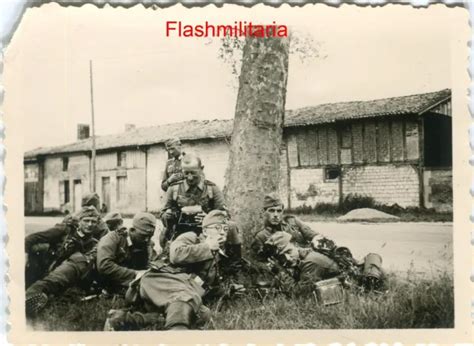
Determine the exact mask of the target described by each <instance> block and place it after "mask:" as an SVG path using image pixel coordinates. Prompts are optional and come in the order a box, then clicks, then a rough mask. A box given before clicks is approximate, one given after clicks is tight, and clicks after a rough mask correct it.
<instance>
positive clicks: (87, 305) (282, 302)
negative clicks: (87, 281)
mask: <svg viewBox="0 0 474 346" xmlns="http://www.w3.org/2000/svg"><path fill="white" fill-rule="evenodd" d="M388 280H389V291H388V292H387V293H385V294H383V295H375V294H369V295H360V294H356V293H351V292H348V291H346V297H345V301H344V302H343V303H341V304H338V305H333V306H321V305H318V303H317V302H316V300H315V297H314V296H313V295H311V294H309V295H307V296H300V297H293V298H289V297H286V296H283V295H273V296H267V297H265V298H264V299H263V301H262V299H260V298H257V297H256V296H251V295H248V296H243V297H239V298H237V299H234V300H227V301H226V302H225V303H224V304H223V305H222V308H221V309H220V311H219V312H216V311H214V310H215V307H216V303H212V304H210V308H211V309H212V310H213V311H214V314H213V318H212V320H211V322H209V324H208V326H207V329H220V330H237V329H240V330H245V329H362V328H363V329H371V328H374V329H378V328H396V329H401V328H404V329H405V328H453V327H454V289H453V279H452V276H451V275H449V274H447V273H443V274H442V275H440V276H439V277H437V278H435V279H433V278H432V279H428V278H422V277H419V276H415V275H413V274H411V273H410V272H408V273H407V275H406V277H404V278H401V277H400V276H398V277H395V276H394V275H389V279H388ZM77 293H78V292H77V291H74V290H69V291H68V292H66V294H65V295H64V296H62V297H59V298H57V299H56V300H55V301H52V302H51V303H50V304H49V305H48V306H47V307H46V309H45V310H43V311H42V313H41V314H40V315H39V316H37V318H36V319H34V320H33V321H32V327H33V328H34V329H40V330H56V331H86V330H87V331H94V330H102V328H103V324H104V321H105V317H106V315H107V312H108V310H109V309H112V308H120V307H121V306H122V304H123V300H122V298H118V297H115V298H109V299H105V298H96V299H92V300H89V301H85V302H82V301H80V296H79V295H78V294H77Z"/></svg>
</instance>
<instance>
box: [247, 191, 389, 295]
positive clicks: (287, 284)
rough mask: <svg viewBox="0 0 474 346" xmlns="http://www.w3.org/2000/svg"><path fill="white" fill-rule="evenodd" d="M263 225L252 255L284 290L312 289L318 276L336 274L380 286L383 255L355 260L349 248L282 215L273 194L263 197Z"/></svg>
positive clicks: (346, 280)
mask: <svg viewBox="0 0 474 346" xmlns="http://www.w3.org/2000/svg"><path fill="white" fill-rule="evenodd" d="M263 209H264V217H265V219H264V229H263V230H261V231H259V232H257V233H256V235H255V239H254V241H253V243H252V245H251V248H252V250H253V254H254V257H255V258H256V259H257V260H258V261H260V262H261V263H266V264H268V265H269V266H270V267H271V268H272V270H273V271H274V273H275V274H276V281H277V282H276V284H277V285H279V287H280V288H281V289H282V290H283V291H284V292H286V293H301V292H302V291H306V290H307V291H311V290H313V289H314V287H315V283H317V282H320V281H321V280H325V279H329V278H334V277H339V278H340V279H341V281H342V283H343V284H346V285H352V284H354V285H359V286H363V287H364V288H366V289H376V290H381V289H383V281H384V275H383V272H382V268H381V264H382V259H381V257H380V256H379V255H377V254H369V255H367V256H366V257H365V258H364V260H363V261H356V260H355V259H354V258H353V257H352V254H351V252H350V250H349V249H347V248H344V247H339V248H338V247H337V246H336V245H335V243H334V242H333V241H332V240H330V239H327V238H325V237H324V236H322V235H320V234H319V233H317V232H315V231H314V230H312V229H311V228H309V227H308V226H307V225H305V224H304V223H302V222H301V221H300V220H298V219H297V218H296V217H294V216H284V215H283V212H284V206H283V203H282V202H281V200H280V198H279V197H278V196H277V195H276V194H270V195H267V196H265V198H264V208H263Z"/></svg>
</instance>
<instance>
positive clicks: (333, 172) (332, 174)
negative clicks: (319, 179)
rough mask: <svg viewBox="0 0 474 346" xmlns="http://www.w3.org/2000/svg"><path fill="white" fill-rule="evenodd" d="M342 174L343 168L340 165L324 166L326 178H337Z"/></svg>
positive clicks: (326, 179)
mask: <svg viewBox="0 0 474 346" xmlns="http://www.w3.org/2000/svg"><path fill="white" fill-rule="evenodd" d="M340 175H341V169H340V168H339V167H326V168H324V180H325V181H328V180H335V179H337V178H339V176H340Z"/></svg>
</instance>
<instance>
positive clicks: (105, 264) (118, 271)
mask: <svg viewBox="0 0 474 346" xmlns="http://www.w3.org/2000/svg"><path fill="white" fill-rule="evenodd" d="M118 215H120V214H118ZM106 220H107V217H106ZM108 220H114V215H110V216H109V219H108ZM120 224H121V223H120ZM155 227H156V218H155V217H154V216H153V215H152V214H149V213H137V214H136V215H135V217H134V218H133V225H132V227H131V228H130V229H126V228H121V229H119V230H117V231H115V232H109V233H108V234H107V235H106V236H105V237H103V238H102V239H101V240H100V242H99V245H98V248H97V271H98V273H99V276H100V280H101V283H102V284H104V285H105V287H107V289H110V290H112V291H117V292H119V291H120V290H123V291H124V289H125V288H126V287H128V285H129V284H130V282H132V281H133V280H134V279H135V278H136V277H137V276H139V275H140V274H141V273H142V272H143V271H144V270H146V269H148V266H149V262H150V260H152V259H153V258H154V256H155V255H156V254H155V252H154V250H153V242H152V241H151V237H152V236H153V234H154V232H155Z"/></svg>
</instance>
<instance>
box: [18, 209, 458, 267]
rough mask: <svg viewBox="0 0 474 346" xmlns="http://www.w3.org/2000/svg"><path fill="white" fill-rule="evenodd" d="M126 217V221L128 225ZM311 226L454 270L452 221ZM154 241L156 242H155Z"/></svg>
mask: <svg viewBox="0 0 474 346" xmlns="http://www.w3.org/2000/svg"><path fill="white" fill-rule="evenodd" d="M60 220H61V218H57V217H27V218H26V233H27V234H29V233H32V232H37V231H39V230H43V229H45V228H47V227H49V226H50V225H54V224H55V223H57V222H59V221H60ZM130 222H131V220H130V219H126V220H125V224H126V225H127V226H128V225H130ZM308 224H309V225H310V226H311V227H312V228H313V229H315V230H317V231H318V232H321V233H323V234H325V235H326V236H327V237H328V238H331V239H333V240H334V241H335V242H336V243H337V244H338V245H339V246H347V247H349V248H350V249H351V250H352V252H353V254H354V256H355V257H357V258H360V257H363V256H364V255H365V254H367V253H369V252H376V253H378V254H380V255H381V256H382V258H383V261H384V268H386V269H387V270H389V271H401V272H406V271H407V270H409V269H411V270H412V271H414V272H416V273H418V274H426V275H428V276H432V275H436V274H437V273H438V272H439V271H445V270H447V271H448V272H452V271H453V262H452V256H453V247H452V224H451V223H401V222H396V223H378V224H377V223H337V222H313V223H308ZM155 243H157V241H155Z"/></svg>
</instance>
